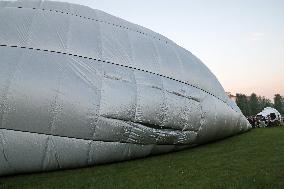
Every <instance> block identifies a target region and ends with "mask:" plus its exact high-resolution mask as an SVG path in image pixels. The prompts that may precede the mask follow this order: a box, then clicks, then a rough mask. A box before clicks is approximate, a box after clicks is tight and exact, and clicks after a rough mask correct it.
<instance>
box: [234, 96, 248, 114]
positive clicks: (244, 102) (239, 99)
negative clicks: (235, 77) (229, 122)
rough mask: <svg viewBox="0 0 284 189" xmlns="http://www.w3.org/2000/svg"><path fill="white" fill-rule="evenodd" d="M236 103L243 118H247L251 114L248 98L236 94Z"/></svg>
mask: <svg viewBox="0 0 284 189" xmlns="http://www.w3.org/2000/svg"><path fill="white" fill-rule="evenodd" d="M236 103H237V105H238V107H239V108H240V110H241V111H242V113H243V114H244V115H245V116H249V115H250V114H251V113H250V106H249V103H248V97H247V96H246V95H244V94H239V93H237V94H236Z"/></svg>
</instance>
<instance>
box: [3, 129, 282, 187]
mask: <svg viewBox="0 0 284 189" xmlns="http://www.w3.org/2000/svg"><path fill="white" fill-rule="evenodd" d="M283 136H284V126H281V127H275V128H258V129H253V130H251V131H249V132H247V133H244V134H242V135H238V136H234V137H231V138H228V139H225V140H222V141H218V142H214V143H211V144H206V145H203V146H199V147H196V148H192V149H188V150H185V151H181V152H176V153H171V154H166V155H160V156H155V157H149V158H145V159H139V160H133V161H128V162H121V163H114V164H109V165H101V166H95V167H91V168H83V169H75V170H66V171H56V172H49V173H40V174H27V175H18V176H10V177H2V178H0V188H9V189H13V188H62V189H64V188H68V189H71V188H96V189H98V188H104V189H105V188H123V189H125V188H205V189H207V188H208V189H209V188H210V189H212V188H213V189H214V188H215V189H222V188H224V189H225V188H226V189H227V188H234V189H235V188H242V189H243V188H247V189H254V188H265V189H267V188H273V189H275V188H279V189H280V188H284V179H283V178H284V137H283Z"/></svg>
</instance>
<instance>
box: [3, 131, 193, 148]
mask: <svg viewBox="0 0 284 189" xmlns="http://www.w3.org/2000/svg"><path fill="white" fill-rule="evenodd" d="M0 130H6V131H14V132H21V133H28V134H38V135H45V136H52V137H60V138H66V139H75V140H83V141H92V142H106V143H120V144H134V145H161V146H162V145H167V146H168V145H173V146H187V145H188V144H139V143H130V142H118V141H103V140H93V139H84V138H76V137H68V136H61V135H53V134H46V133H38V132H31V131H22V130H16V129H7V128H0Z"/></svg>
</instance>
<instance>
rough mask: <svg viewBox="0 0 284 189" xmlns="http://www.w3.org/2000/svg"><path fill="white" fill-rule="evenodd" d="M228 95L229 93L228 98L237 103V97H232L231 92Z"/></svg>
mask: <svg viewBox="0 0 284 189" xmlns="http://www.w3.org/2000/svg"><path fill="white" fill-rule="evenodd" d="M226 93H227V95H228V97H229V98H230V99H231V100H233V101H234V102H236V99H237V96H235V95H232V93H231V92H226Z"/></svg>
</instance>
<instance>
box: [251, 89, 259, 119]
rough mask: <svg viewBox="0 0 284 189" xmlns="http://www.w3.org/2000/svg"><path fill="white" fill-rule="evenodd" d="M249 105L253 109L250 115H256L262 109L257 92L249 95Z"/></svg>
mask: <svg viewBox="0 0 284 189" xmlns="http://www.w3.org/2000/svg"><path fill="white" fill-rule="evenodd" d="M249 106H250V110H251V112H250V113H251V114H250V115H256V114H258V113H259V112H260V111H261V109H260V103H259V102H258V97H257V96H256V94H255V93H252V94H251V95H250V97H249Z"/></svg>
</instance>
